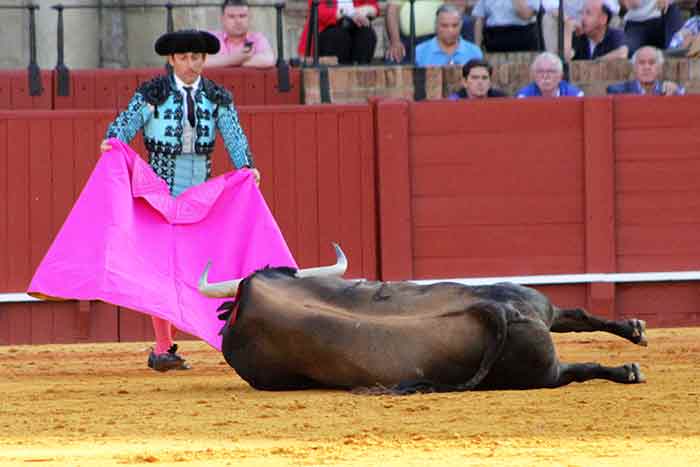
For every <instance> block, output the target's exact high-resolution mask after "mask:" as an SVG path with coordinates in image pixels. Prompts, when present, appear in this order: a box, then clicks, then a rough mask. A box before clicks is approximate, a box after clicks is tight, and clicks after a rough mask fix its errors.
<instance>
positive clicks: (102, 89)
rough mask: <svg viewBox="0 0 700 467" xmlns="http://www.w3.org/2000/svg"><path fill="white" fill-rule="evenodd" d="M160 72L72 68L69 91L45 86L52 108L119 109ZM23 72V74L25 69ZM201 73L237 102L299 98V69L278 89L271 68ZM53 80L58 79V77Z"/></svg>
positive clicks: (292, 101)
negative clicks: (286, 88) (60, 92)
mask: <svg viewBox="0 0 700 467" xmlns="http://www.w3.org/2000/svg"><path fill="white" fill-rule="evenodd" d="M162 72H163V69H162V68H129V69H124V70H109V69H96V70H71V73H70V95H68V96H59V95H58V89H57V87H56V84H54V85H53V86H46V88H47V89H53V90H54V91H53V102H54V108H55V109H115V110H122V109H124V107H126V105H127V104H128V103H129V99H131V96H132V95H133V94H134V91H135V90H136V88H137V87H138V85H139V84H141V83H143V82H144V81H147V80H149V79H151V78H153V77H154V76H156V75H158V74H160V73H162ZM49 73H50V72H49ZM24 75H25V77H26V73H25V74H24ZM2 76H3V75H2V74H0V108H3V107H2V105H3V104H2V103H3V101H2V98H3V87H2V86H3V85H2V82H3V81H2ZM204 76H206V77H207V78H210V79H212V80H213V81H215V82H216V83H218V84H220V85H222V86H224V87H226V88H227V89H228V90H230V91H232V92H233V95H234V102H235V103H236V105H237V106H241V105H285V104H299V103H300V102H301V100H300V99H301V97H300V93H299V89H300V86H301V84H300V79H301V78H300V72H299V70H298V69H292V70H291V72H290V82H291V86H292V89H291V90H290V91H289V92H280V91H279V89H278V83H277V70H276V69H274V68H273V69H246V68H212V69H207V70H205V71H204ZM54 81H56V82H57V80H54ZM6 108H13V107H6ZM23 108H25V107H23ZM47 108H49V107H47Z"/></svg>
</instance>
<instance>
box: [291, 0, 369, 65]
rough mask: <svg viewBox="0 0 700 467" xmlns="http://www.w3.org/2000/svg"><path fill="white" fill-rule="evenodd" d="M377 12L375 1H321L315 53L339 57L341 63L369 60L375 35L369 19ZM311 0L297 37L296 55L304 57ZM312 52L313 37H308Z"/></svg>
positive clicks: (366, 61) (360, 62) (309, 32)
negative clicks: (301, 30)
mask: <svg viewBox="0 0 700 467" xmlns="http://www.w3.org/2000/svg"><path fill="white" fill-rule="evenodd" d="M378 14H379V5H378V4H377V0H321V3H320V5H319V6H318V31H319V35H318V36H319V37H318V42H319V44H318V54H319V55H320V56H328V55H331V56H335V57H338V63H339V64H341V65H352V64H355V63H359V64H366V63H369V62H371V61H372V58H373V57H374V49H375V48H376V46H377V34H376V33H375V32H374V29H373V28H372V24H371V22H372V20H373V19H374V18H376V17H377V15H378ZM310 19H311V0H309V14H308V16H307V20H306V24H305V25H304V31H303V32H302V33H301V37H300V38H299V56H301V57H304V56H306V52H307V51H306V46H307V37H309V35H310V34H311V28H310V27H309V21H310ZM309 40H310V42H309V43H310V44H311V49H310V50H309V56H312V55H313V48H314V47H315V45H314V44H313V38H310V39H309Z"/></svg>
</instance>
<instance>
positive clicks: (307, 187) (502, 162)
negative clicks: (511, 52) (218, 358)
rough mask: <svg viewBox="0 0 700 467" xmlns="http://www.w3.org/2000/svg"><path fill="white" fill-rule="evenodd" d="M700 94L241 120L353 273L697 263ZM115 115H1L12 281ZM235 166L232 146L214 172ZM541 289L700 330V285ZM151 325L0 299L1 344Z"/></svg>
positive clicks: (379, 108) (393, 106) (316, 233)
mask: <svg viewBox="0 0 700 467" xmlns="http://www.w3.org/2000/svg"><path fill="white" fill-rule="evenodd" d="M135 79H138V77H137V78H135ZM699 104H700V96H685V97H680V98H668V99H662V98H649V97H616V98H608V97H606V98H594V99H589V98H587V99H562V100H556V101H555V100H546V99H540V100H526V101H515V100H493V101H489V102H427V103H408V102H403V101H380V102H377V103H374V104H373V105H371V106H364V105H356V106H314V107H311V106H307V107H302V106H280V107H245V108H241V109H240V117H241V122H242V124H243V126H244V128H245V130H246V133H247V134H248V136H249V139H250V142H251V147H252V151H253V154H254V155H255V158H256V162H257V165H258V167H259V168H260V170H261V172H262V176H263V179H262V185H261V189H262V191H263V194H264V196H265V198H266V199H267V201H268V203H269V204H270V206H271V208H272V210H273V213H274V214H275V216H276V217H277V220H278V222H279V224H280V226H281V228H282V231H283V233H284V235H285V237H286V238H287V241H288V242H289V244H290V247H291V248H292V251H293V252H294V254H295V257H296V258H297V260H298V261H299V263H300V265H301V266H303V267H306V266H315V265H318V264H324V263H328V262H331V261H332V260H333V255H332V250H331V248H330V242H331V241H334V240H336V241H340V242H341V244H342V245H343V247H344V249H345V250H346V252H347V253H348V256H349V259H350V273H349V276H350V277H367V278H376V277H381V278H383V279H390V280H391V279H402V278H409V277H416V278H439V277H443V278H448V277H465V276H485V275H493V276H501V275H514V274H547V273H550V274H556V273H584V272H635V271H639V272H653V271H669V270H696V269H699V268H698V264H700V246H698V242H696V241H695V233H696V232H697V231H698V227H700V225H699V224H700V204H698V202H697V199H698V189H697V188H696V185H697V180H698V178H700V155H698V151H697V147H698V142H699V141H698V138H699V137H698V136H697V135H699V134H700V131H698V130H700V128H698V127H700V118H697V117H698V115H697V113H698V112H700V105H699ZM113 116H114V112H113V111H112V112H94V111H71V112H38V111H33V112H12V113H1V112H0V211H2V212H4V213H6V214H5V215H4V216H0V291H7V292H16V291H21V290H23V289H24V288H25V287H26V283H27V281H28V280H29V277H30V276H31V273H32V271H33V270H34V268H35V267H36V264H37V263H38V261H39V260H40V259H41V257H42V256H43V252H44V251H45V249H46V248H47V246H48V245H49V243H50V241H51V239H52V238H53V236H54V235H55V232H56V230H57V229H58V227H59V226H60V224H61V222H62V220H63V219H64V217H65V215H66V213H67V212H68V210H69V209H70V206H71V205H72V203H73V201H74V199H75V196H76V195H77V193H78V191H79V189H80V187H81V186H82V184H83V183H84V181H85V179H86V178H87V176H88V174H89V172H90V170H91V169H92V167H93V165H94V162H95V160H96V158H97V151H96V147H97V145H98V143H99V141H100V140H101V138H102V134H103V133H104V127H105V126H106V123H107V121H108V120H110V119H111V118H113ZM375 128H376V129H375ZM135 144H138V146H139V147H140V145H141V143H135ZM60 148H63V149H60ZM66 148H68V149H66ZM140 149H141V150H142V148H140ZM375 164H376V169H375ZM229 167H230V162H229V161H228V157H227V156H226V154H225V152H224V149H223V146H222V143H221V141H219V142H218V146H217V150H216V152H215V155H214V170H215V172H216V173H221V172H223V171H226V170H229ZM375 170H376V173H375ZM377 213H378V214H380V222H379V226H378V227H377V225H376V224H377ZM378 262H379V263H378ZM538 288H539V289H541V290H542V291H544V292H545V293H547V294H548V295H549V296H550V297H551V298H552V300H553V301H554V302H556V303H558V304H559V305H562V306H581V305H584V304H587V305H588V307H589V308H590V309H591V310H592V311H594V312H595V313H597V314H601V315H604V316H608V317H615V318H619V317H624V316H632V315H634V316H639V317H641V318H644V319H646V320H647V321H648V322H649V324H650V325H652V326H670V325H698V324H700V311H698V310H700V294H698V293H697V292H698V284H697V283H695V282H681V283H675V284H671V283H646V284H634V283H632V284H618V285H613V284H589V285H585V284H580V285H565V286H541V287H538ZM86 310H97V311H96V312H94V311H91V312H88V311H86ZM150 332H151V330H150V323H149V322H148V319H147V318H144V317H143V316H142V315H139V314H136V313H128V312H125V311H122V310H117V309H116V308H114V307H111V306H109V305H104V304H97V303H92V304H86V303H71V304H66V303H62V304H48V303H46V304H13V305H4V304H3V305H1V306H0V343H29V342H46V341H55V340H70V339H71V338H74V339H76V340H81V339H82V340H100V339H104V340H113V339H120V340H144V339H150Z"/></svg>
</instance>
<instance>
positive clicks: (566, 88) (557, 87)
mask: <svg viewBox="0 0 700 467" xmlns="http://www.w3.org/2000/svg"><path fill="white" fill-rule="evenodd" d="M530 73H531V75H532V78H533V82H531V83H530V84H528V85H527V86H525V87H524V88H522V89H521V90H519V91H518V92H517V93H516V95H515V97H520V98H522V97H566V96H574V97H582V96H583V91H582V90H580V89H579V88H577V87H576V86H574V85H573V84H571V83H569V82H567V81H565V80H563V79H562V78H563V77H564V65H563V64H562V62H561V60H560V59H559V57H557V56H556V55H554V54H553V53H551V52H542V53H541V54H539V55H538V56H537V57H535V60H534V61H533V62H532V65H531V66H530Z"/></svg>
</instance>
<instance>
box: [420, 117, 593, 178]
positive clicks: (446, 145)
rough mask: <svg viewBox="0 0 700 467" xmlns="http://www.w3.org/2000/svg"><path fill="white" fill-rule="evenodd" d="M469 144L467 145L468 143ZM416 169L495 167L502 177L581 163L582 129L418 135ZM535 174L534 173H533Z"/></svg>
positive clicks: (512, 130) (511, 130)
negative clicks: (532, 167) (524, 169)
mask: <svg viewBox="0 0 700 467" xmlns="http://www.w3.org/2000/svg"><path fill="white" fill-rule="evenodd" d="M467 141H468V142H467ZM412 144H413V158H412V164H413V165H414V166H415V167H423V166H432V165H437V164H443V165H450V166H454V165H464V166H470V167H471V166H474V165H479V164H488V165H491V164H493V165H494V166H496V167H499V168H501V170H502V171H503V175H506V173H507V172H509V171H513V170H517V169H515V168H514V167H513V165H514V164H515V165H516V166H518V167H526V166H529V165H531V164H536V165H538V166H540V167H546V166H548V165H550V164H553V163H554V164H557V163H559V162H561V161H570V162H575V161H580V160H581V159H582V157H583V134H582V132H581V127H575V128H567V129H565V130H561V131H557V132H556V133H553V132H550V131H548V130H546V129H545V128H542V129H541V130H540V131H521V130H520V129H517V128H513V129H509V130H508V132H507V133H500V134H498V135H495V134H493V133H490V132H483V133H478V134H468V136H466V135H465V133H450V134H441V135H416V136H414V137H413V138H412ZM533 172H534V170H533Z"/></svg>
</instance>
